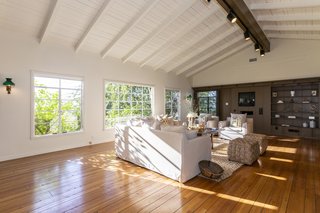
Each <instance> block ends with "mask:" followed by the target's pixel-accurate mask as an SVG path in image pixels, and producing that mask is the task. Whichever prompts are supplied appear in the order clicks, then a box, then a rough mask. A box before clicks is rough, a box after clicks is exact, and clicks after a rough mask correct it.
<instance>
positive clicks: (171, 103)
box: [165, 89, 181, 119]
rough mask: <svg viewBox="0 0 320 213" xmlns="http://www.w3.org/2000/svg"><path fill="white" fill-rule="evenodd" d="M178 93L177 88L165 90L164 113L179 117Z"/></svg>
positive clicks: (175, 117)
mask: <svg viewBox="0 0 320 213" xmlns="http://www.w3.org/2000/svg"><path fill="white" fill-rule="evenodd" d="M180 93H181V92H180V91H179V90H172V89H166V91H165V113H166V114H167V115H170V116H173V118H174V119H179V118H180Z"/></svg>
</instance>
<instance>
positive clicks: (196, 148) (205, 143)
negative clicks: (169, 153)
mask: <svg viewBox="0 0 320 213" xmlns="http://www.w3.org/2000/svg"><path fill="white" fill-rule="evenodd" d="M211 147H212V144H211V138H210V136H209V135H204V136H200V137H196V138H194V139H192V140H187V139H186V138H185V140H184V141H183V143H182V153H181V154H182V166H181V170H182V172H181V174H182V175H181V182H185V181H187V180H189V179H191V178H193V177H195V176H196V175H198V174H199V173H200V169H199V165H198V163H199V162H200V161H202V160H211Z"/></svg>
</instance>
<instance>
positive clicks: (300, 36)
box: [267, 32, 320, 40]
mask: <svg viewBox="0 0 320 213" xmlns="http://www.w3.org/2000/svg"><path fill="white" fill-rule="evenodd" d="M267 35H268V37H269V38H277V39H278V38H279V39H282V38H283V39H301V40H310V39H313V40H320V35H317V34H287V33H276V32H270V33H269V32H267Z"/></svg>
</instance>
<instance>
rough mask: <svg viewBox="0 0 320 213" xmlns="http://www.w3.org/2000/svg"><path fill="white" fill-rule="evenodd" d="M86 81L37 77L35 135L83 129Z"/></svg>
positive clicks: (35, 88)
mask: <svg viewBox="0 0 320 213" xmlns="http://www.w3.org/2000/svg"><path fill="white" fill-rule="evenodd" d="M81 100H82V81H75V80H65V79H58V78H46V77H34V135H36V136H40V135H50V134H61V133H67V132H76V131H80V130H81V128H82V124H81V120H82V119H81Z"/></svg>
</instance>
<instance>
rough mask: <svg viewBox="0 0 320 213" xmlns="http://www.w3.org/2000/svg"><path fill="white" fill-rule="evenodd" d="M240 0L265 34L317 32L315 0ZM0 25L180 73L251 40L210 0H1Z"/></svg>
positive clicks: (316, 35) (319, 8)
mask: <svg viewBox="0 0 320 213" xmlns="http://www.w3.org/2000/svg"><path fill="white" fill-rule="evenodd" d="M244 1H245V3H246V4H247V6H248V7H249V8H250V10H251V12H252V13H253V15H254V17H255V18H256V20H257V21H258V23H259V25H260V27H261V28H262V29H263V31H264V32H265V34H266V35H267V37H268V38H284V39H320V0H303V1H302V0H244ZM0 27H1V28H4V29H7V30H12V31H17V32H20V33H22V34H25V35H29V36H33V37H37V39H38V40H39V42H40V43H43V42H56V43H60V44H62V45H67V46H71V47H72V48H74V50H75V52H79V51H89V52H92V53H94V54H98V55H100V56H101V57H102V58H106V57H113V58H117V59H120V60H122V62H123V63H126V62H132V63H135V64H137V65H138V66H141V67H148V68H151V69H153V70H156V71H165V72H174V73H176V74H177V75H185V76H187V77H190V76H192V75H194V74H196V73H199V72H201V71H203V70H206V69H208V68H210V67H211V66H213V65H214V64H216V63H219V62H220V61H222V60H224V59H225V58H228V57H230V56H231V55H233V54H235V53H237V52H239V51H241V50H242V49H244V48H247V47H249V46H252V45H253V44H252V42H251V41H244V39H243V31H242V30H241V29H240V28H239V27H238V26H237V25H233V24H231V23H229V21H228V20H227V19H226V12H225V11H224V10H223V9H222V8H221V7H220V5H218V3H217V2H216V1H214V0H212V1H211V3H210V4H207V3H206V2H205V0H134V1H132V0H121V1H119V0H1V1H0ZM269 54H272V52H271V53H269Z"/></svg>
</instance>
